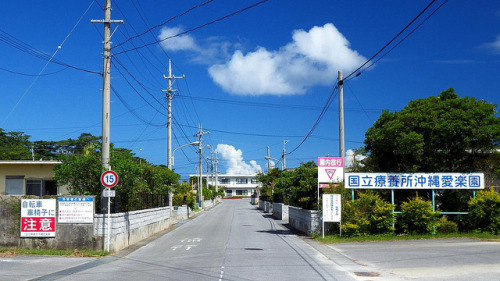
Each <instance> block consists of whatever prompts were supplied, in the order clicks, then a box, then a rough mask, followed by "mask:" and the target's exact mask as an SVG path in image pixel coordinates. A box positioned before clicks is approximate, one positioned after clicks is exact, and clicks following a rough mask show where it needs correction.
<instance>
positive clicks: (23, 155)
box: [0, 128, 31, 160]
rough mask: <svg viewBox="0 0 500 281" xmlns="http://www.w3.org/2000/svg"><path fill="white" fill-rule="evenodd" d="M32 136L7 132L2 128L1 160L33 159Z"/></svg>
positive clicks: (0, 132) (0, 136) (0, 133)
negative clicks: (30, 139) (31, 150)
mask: <svg viewBox="0 0 500 281" xmlns="http://www.w3.org/2000/svg"><path fill="white" fill-rule="evenodd" d="M29 138H30V136H29V135H25V134H24V133H23V132H5V131H4V130H3V129H1V128H0V159H1V160H27V159H31V153H30V149H31V142H30V141H29Z"/></svg>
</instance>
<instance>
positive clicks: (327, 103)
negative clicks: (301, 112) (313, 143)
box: [286, 84, 338, 155]
mask: <svg viewBox="0 0 500 281" xmlns="http://www.w3.org/2000/svg"><path fill="white" fill-rule="evenodd" d="M337 90H338V84H335V87H334V88H333V90H332V92H331V93H330V96H329V97H328V100H327V101H326V103H325V106H324V107H323V110H322V111H321V113H320V114H319V116H318V118H317V119H316V122H314V125H313V126H312V128H311V129H310V130H309V132H308V133H307V135H306V136H305V137H304V139H303V140H302V141H301V142H300V143H299V145H297V146H296V147H295V148H294V149H292V150H291V151H290V152H287V153H286V155H290V154H292V153H294V152H295V151H296V150H297V149H299V147H301V146H302V144H304V142H305V141H306V140H307V139H308V138H309V137H310V136H311V134H312V133H313V132H314V130H315V129H316V127H317V126H318V124H319V123H320V122H321V119H323V116H324V115H325V113H326V112H327V111H328V108H329V107H330V104H331V103H332V101H333V98H334V95H336V94H335V93H336V91H337Z"/></svg>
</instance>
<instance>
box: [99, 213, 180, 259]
mask: <svg viewBox="0 0 500 281" xmlns="http://www.w3.org/2000/svg"><path fill="white" fill-rule="evenodd" d="M111 221H112V223H111V236H110V249H111V250H115V251H117V250H120V249H123V248H126V247H128V246H130V245H132V244H134V243H137V242H139V241H141V240H143V239H145V238H147V237H149V236H151V235H153V234H155V233H157V232H160V231H162V230H164V229H166V228H168V227H169V226H170V225H171V224H172V220H170V208H169V207H163V208H154V209H147V210H139V211H131V212H125V213H117V214H111ZM107 228H108V219H107V214H95V215H94V236H96V237H99V238H101V239H104V238H105V235H106V234H107V231H108V230H107Z"/></svg>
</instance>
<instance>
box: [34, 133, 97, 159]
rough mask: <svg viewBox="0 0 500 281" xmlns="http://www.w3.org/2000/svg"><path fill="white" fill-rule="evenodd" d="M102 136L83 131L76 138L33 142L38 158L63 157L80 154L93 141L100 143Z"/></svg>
mask: <svg viewBox="0 0 500 281" xmlns="http://www.w3.org/2000/svg"><path fill="white" fill-rule="evenodd" d="M100 139H101V138H100V137H96V136H93V135H92V134H89V133H82V134H81V135H80V136H79V137H78V138H77V139H76V140H74V139H67V140H61V141H35V142H34V143H33V146H34V150H35V158H36V159H40V158H42V159H62V158H63V157H64V155H69V154H79V153H82V151H83V149H84V148H85V147H86V146H87V145H89V144H92V143H100Z"/></svg>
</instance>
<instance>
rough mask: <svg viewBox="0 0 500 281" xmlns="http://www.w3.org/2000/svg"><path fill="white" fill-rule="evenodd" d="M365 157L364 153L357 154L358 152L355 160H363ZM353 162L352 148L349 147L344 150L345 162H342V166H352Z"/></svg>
mask: <svg viewBox="0 0 500 281" xmlns="http://www.w3.org/2000/svg"><path fill="white" fill-rule="evenodd" d="M365 158H366V156H364V155H359V154H358V155H356V160H357V161H358V162H359V161H362V160H363V159H365ZM353 162H354V150H352V149H349V150H347V151H346V153H345V164H344V166H345V167H346V168H348V167H352V165H353ZM361 165H363V164H361Z"/></svg>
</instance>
